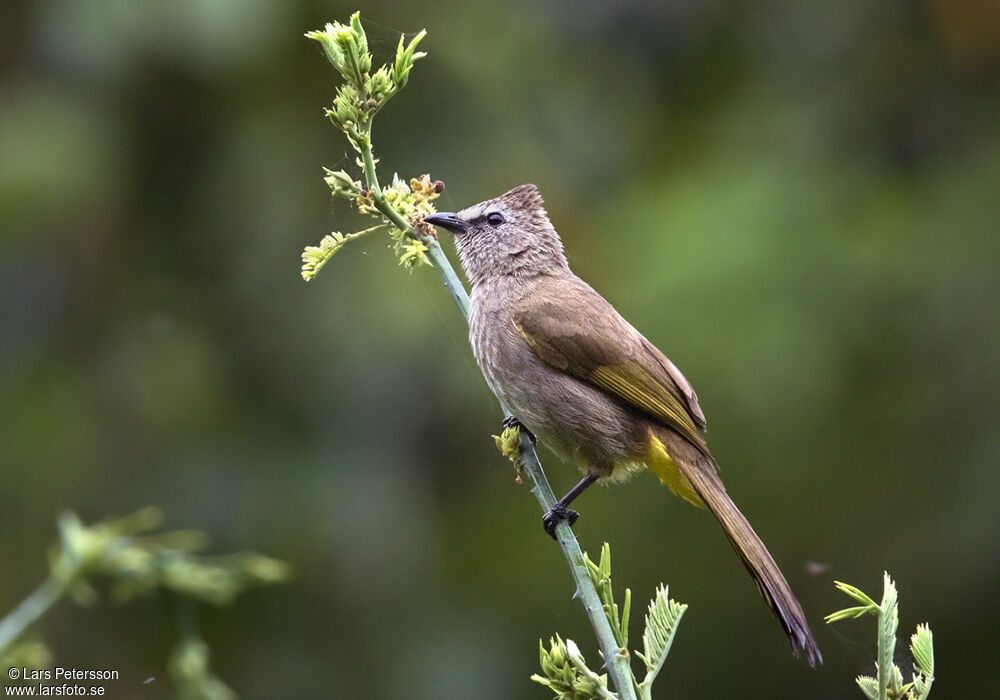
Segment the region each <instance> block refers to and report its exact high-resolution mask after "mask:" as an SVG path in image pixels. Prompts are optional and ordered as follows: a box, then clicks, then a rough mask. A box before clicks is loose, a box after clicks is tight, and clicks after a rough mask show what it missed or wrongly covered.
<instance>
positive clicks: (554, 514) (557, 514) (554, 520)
mask: <svg viewBox="0 0 1000 700" xmlns="http://www.w3.org/2000/svg"><path fill="white" fill-rule="evenodd" d="M579 517H580V514H579V513H577V512H576V511H575V510H573V509H572V508H569V507H567V506H565V505H563V504H562V503H560V502H559V501H556V503H555V505H553V506H552V507H551V508H549V509H548V510H547V511H545V515H543V516H542V525H543V526H544V527H545V531H546V532H547V533H549V537H551V538H552V539H556V525H558V524H559V523H561V522H562V521H563V520H566V521H568V522H569V525H570V527H573V525H574V524H575V523H576V520H577V518H579Z"/></svg>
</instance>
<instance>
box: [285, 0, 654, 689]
mask: <svg viewBox="0 0 1000 700" xmlns="http://www.w3.org/2000/svg"><path fill="white" fill-rule="evenodd" d="M424 34H425V33H424V32H421V33H420V34H418V35H417V36H416V38H414V39H413V41H411V42H410V44H409V45H408V46H404V43H403V41H402V40H400V42H399V46H398V48H397V51H396V59H395V61H394V63H393V68H392V70H391V71H390V70H389V69H388V68H386V67H383V68H381V69H379V70H378V71H376V73H375V74H374V75H373V74H370V73H369V71H370V69H371V60H372V59H371V54H370V53H369V52H368V42H367V38H366V37H365V33H364V30H363V28H362V27H361V21H360V16H359V14H358V13H355V14H354V15H353V16H352V17H351V22H350V24H349V25H344V24H340V23H333V24H327V25H326V28H325V29H324V30H322V31H319V30H318V31H314V32H309V33H307V34H306V36H307V37H308V38H310V39H314V40H316V41H318V42H320V44H321V45H322V46H323V50H324V53H325V55H326V57H327V59H328V60H329V61H330V63H331V64H332V65H333V67H334V68H335V69H336V70H337V72H338V73H339V74H340V76H341V78H343V80H344V83H345V84H344V85H342V86H341V88H340V89H339V90H338V93H337V97H336V99H335V100H334V105H333V108H332V109H327V110H326V114H327V116H328V117H329V118H330V121H331V122H333V124H334V126H336V127H337V128H338V129H340V130H341V131H342V132H344V134H345V135H346V136H347V138H348V141H349V142H350V143H351V145H352V146H353V147H354V149H355V150H356V151H357V153H358V155H359V165H360V167H361V168H362V170H363V172H364V179H365V182H364V186H363V187H362V186H361V183H359V182H356V181H354V180H352V179H351V177H350V176H349V175H348V174H347V173H344V172H340V173H331V177H328V178H327V182H328V184H330V187H331V189H332V190H333V194H334V196H335V197H342V198H345V199H354V200H355V201H356V202H357V204H358V208H359V209H360V210H361V211H362V213H368V214H376V213H377V214H378V215H381V217H382V218H383V219H384V220H385V222H386V223H388V224H391V225H392V226H393V227H394V228H395V236H394V239H395V240H396V243H397V248H403V249H404V251H403V253H401V255H400V262H402V263H404V264H410V265H413V264H421V263H425V264H433V265H434V266H436V267H437V268H438V270H439V271H440V273H441V276H442V277H443V278H444V283H445V286H446V287H447V288H448V291H449V292H451V295H452V296H453V297H454V298H455V301H456V303H457V304H458V307H459V309H460V310H461V312H462V315H463V316H465V317H466V319H468V317H469V296H468V294H467V293H466V291H465V287H464V285H463V284H462V282H461V280H459V278H458V275H457V274H456V273H455V269H454V268H453V267H452V265H451V263H450V262H449V260H448V257H447V256H446V255H445V253H444V251H443V250H442V249H441V245H440V243H439V242H438V240H437V237H436V236H435V235H434V233H433V230H432V229H431V228H430V227H429V226H428V225H427V224H425V223H423V217H424V216H427V215H428V214H431V213H433V212H434V208H433V206H432V205H431V204H430V201H431V200H432V199H434V198H435V197H436V196H437V194H438V193H439V192H440V189H441V188H440V187H434V191H433V192H429V191H428V190H427V188H428V186H430V179H429V178H428V177H427V176H426V175H425V176H423V178H421V179H419V180H411V181H410V188H409V192H402V190H401V188H400V187H399V186H398V179H397V182H394V184H393V186H392V187H388V188H385V189H383V188H382V187H381V186H380V184H379V181H378V174H377V171H376V167H375V164H376V159H375V155H374V152H373V149H372V138H371V132H372V121H373V118H374V115H375V113H376V112H377V111H378V110H379V109H380V108H381V107H382V105H384V104H385V102H386V101H387V100H388V98H389V97H391V96H392V95H394V94H396V93H398V92H399V90H400V89H401V88H402V87H403V84H405V80H406V78H407V76H408V75H409V72H410V69H411V68H412V65H413V62H414V61H416V60H417V59H418V58H421V57H422V56H423V54H422V53H416V52H415V51H414V49H415V47H416V44H417V43H418V42H419V41H420V40H421V39H422V38H423V37H424ZM359 66H362V67H364V66H367V69H364V70H361V71H360V72H359V71H358V67H359ZM384 75H388V76H390V79H391V81H392V85H391V87H389V88H384V87H383V88H382V92H380V93H377V92H375V88H376V83H378V82H379V80H378V79H377V77H378V76H384ZM435 184H436V183H435ZM341 235H342V234H341ZM404 239H406V240H408V241H410V243H409V244H404V243H403V240H404ZM338 247H339V246H338ZM308 252H309V249H307V252H306V253H308ZM306 253H304V254H303V260H304V261H306V258H305V256H306ZM330 255H332V252H331V253H330ZM407 256H408V257H407ZM427 256H429V257H427ZM327 259H329V256H327ZM323 262H324V263H325V262H326V260H323ZM303 276H304V277H305V276H306V274H305V271H304V274H303ZM312 276H315V270H314V271H313V274H312ZM312 276H309V277H307V279H311V278H312ZM501 408H502V409H503V411H504V414H505V415H508V416H509V415H510V411H509V410H507V407H506V406H503V405H502V404H501ZM520 447H521V466H522V467H523V469H524V472H525V473H526V474H527V475H528V477H529V478H530V479H531V482H532V489H531V493H532V494H534V496H535V498H536V499H537V500H538V504H539V506H540V507H541V509H542V511H543V512H544V511H547V510H548V509H549V508H551V507H552V505H553V504H554V503H555V502H556V497H555V494H554V493H553V492H552V487H551V486H550V485H549V482H548V480H547V479H546V478H545V472H544V471H543V469H542V465H541V462H540V461H539V460H538V455H537V454H536V452H535V449H534V446H533V445H532V444H531V442H530V441H529V440H528V439H527V438H526V437H525V436H521V437H520ZM555 533H556V539H557V540H558V541H559V546H560V547H561V548H562V551H563V555H564V556H565V558H566V562H567V564H568V565H569V569H570V573H571V574H572V576H573V580H574V582H575V584H576V593H575V596H576V597H578V598H579V599H580V602H581V603H582V604H583V607H584V610H585V611H586V613H587V617H588V618H589V619H590V623H591V625H592V626H593V628H594V633H595V634H596V636H597V640H598V643H599V645H600V648H601V653H602V655H603V656H604V659H605V664H606V665H607V667H608V673H609V674H610V676H611V680H612V682H613V683H614V685H615V688H617V690H618V696H617V697H618V698H619V700H635V698H636V692H635V683H634V681H633V678H632V672H631V669H630V667H629V654H628V650H627V649H625V648H623V647H621V646H619V644H618V642H617V641H616V638H615V632H614V630H613V629H612V627H611V623H610V622H609V621H608V618H607V616H606V615H605V612H604V608H603V606H602V603H601V599H600V597H599V596H598V593H597V590H596V588H595V586H594V582H593V581H592V580H591V577H590V574H589V573H588V569H587V565H586V560H585V557H584V553H583V551H582V550H581V549H580V545H579V543H578V542H577V541H576V536H575V535H574V534H573V531H572V529H571V528H570V526H569V524H568V523H566V522H565V521H564V522H561V523H559V524H558V525H557V526H556V530H555ZM609 697H614V696H611V695H610V694H609Z"/></svg>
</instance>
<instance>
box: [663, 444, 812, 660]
mask: <svg viewBox="0 0 1000 700" xmlns="http://www.w3.org/2000/svg"><path fill="white" fill-rule="evenodd" d="M664 433H666V431H664ZM659 437H660V439H661V440H662V442H666V443H667V445H666V449H667V450H668V451H671V448H674V451H672V454H671V457H672V458H673V459H672V461H673V462H674V464H676V465H677V466H678V467H679V468H680V471H681V473H682V474H683V475H684V476H685V477H686V478H687V480H688V482H690V484H691V486H692V487H693V489H694V491H695V492H696V493H697V494H698V495H699V496H700V497H701V500H703V501H704V502H705V505H707V506H708V509H709V510H710V511H712V513H713V514H714V515H715V517H716V518H717V519H718V521H719V524H720V525H721V526H722V531H723V532H725V533H726V537H727V538H729V541H730V542H731V543H732V545H733V549H735V550H736V553H737V554H739V555H740V558H741V559H742V560H743V564H744V565H745V566H746V568H747V571H749V572H750V576H752V577H753V580H754V582H755V583H756V584H757V588H758V589H759V590H760V593H761V595H762V596H764V601H765V602H766V603H767V604H768V606H769V607H770V608H771V610H772V611H774V615H775V617H777V618H778V622H780V623H781V627H782V628H783V629H784V630H785V634H787V635H788V640H789V641H790V642H791V644H792V652H793V653H794V654H795V655H796V656H798V655H799V652H800V651H805V653H806V658H807V660H808V661H809V665H810V666H814V667H815V666H816V664H817V662H818V663H823V656H822V655H821V654H820V652H819V647H818V646H816V640H815V639H813V635H812V631H811V630H810V629H809V623H808V622H806V616H805V614H803V612H802V606H801V605H799V601H798V600H797V599H796V598H795V594H794V593H792V589H791V587H790V586H789V585H788V582H787V581H786V580H785V577H784V576H783V575H782V573H781V569H779V568H778V565H777V564H775V563H774V559H773V558H772V557H771V553H770V552H768V551H767V547H765V546H764V543H763V542H761V541H760V537H758V536H757V533H756V532H754V529H753V528H752V527H751V526H750V523H749V522H748V521H747V519H746V518H745V517H743V513H741V512H740V510H739V508H737V507H736V504H735V503H733V501H732V499H731V498H729V494H727V493H726V487H725V486H724V485H723V483H722V479H720V478H719V476H718V474H716V465H715V463H714V462H713V461H712V460H711V459H710V458H708V457H706V456H705V455H703V454H701V453H695V450H694V447H693V446H691V445H690V444H689V443H687V442H686V441H685V442H684V444H683V445H681V444H678V443H679V442H680V440H681V438H679V437H678V436H676V435H675V434H673V433H669V434H662V433H661V435H660V436H659ZM671 443H672V444H671ZM685 448H690V449H685Z"/></svg>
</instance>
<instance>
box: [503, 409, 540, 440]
mask: <svg viewBox="0 0 1000 700" xmlns="http://www.w3.org/2000/svg"><path fill="white" fill-rule="evenodd" d="M503 427H505V428H517V429H518V430H520V431H521V432H522V433H524V434H525V435H527V436H528V439H529V440H531V444H532V445H537V444H538V438H536V437H535V434H534V433H533V432H531V431H530V430H528V429H527V428H526V427H524V423H522V422H521V421H519V420H518V419H517V418H515V417H514V416H507V417H506V418H504V419H503Z"/></svg>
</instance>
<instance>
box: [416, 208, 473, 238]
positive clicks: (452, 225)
mask: <svg viewBox="0 0 1000 700" xmlns="http://www.w3.org/2000/svg"><path fill="white" fill-rule="evenodd" d="M424 221H426V222H427V223H429V224H434V225H435V226H440V227H441V228H443V229H447V230H449V231H451V232H452V233H465V229H467V228H468V227H469V225H468V224H467V223H465V222H464V221H462V220H461V219H459V218H458V216H456V215H455V214H453V213H451V212H450V211H443V212H438V213H437V214H431V215H430V216H425V217H424Z"/></svg>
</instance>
